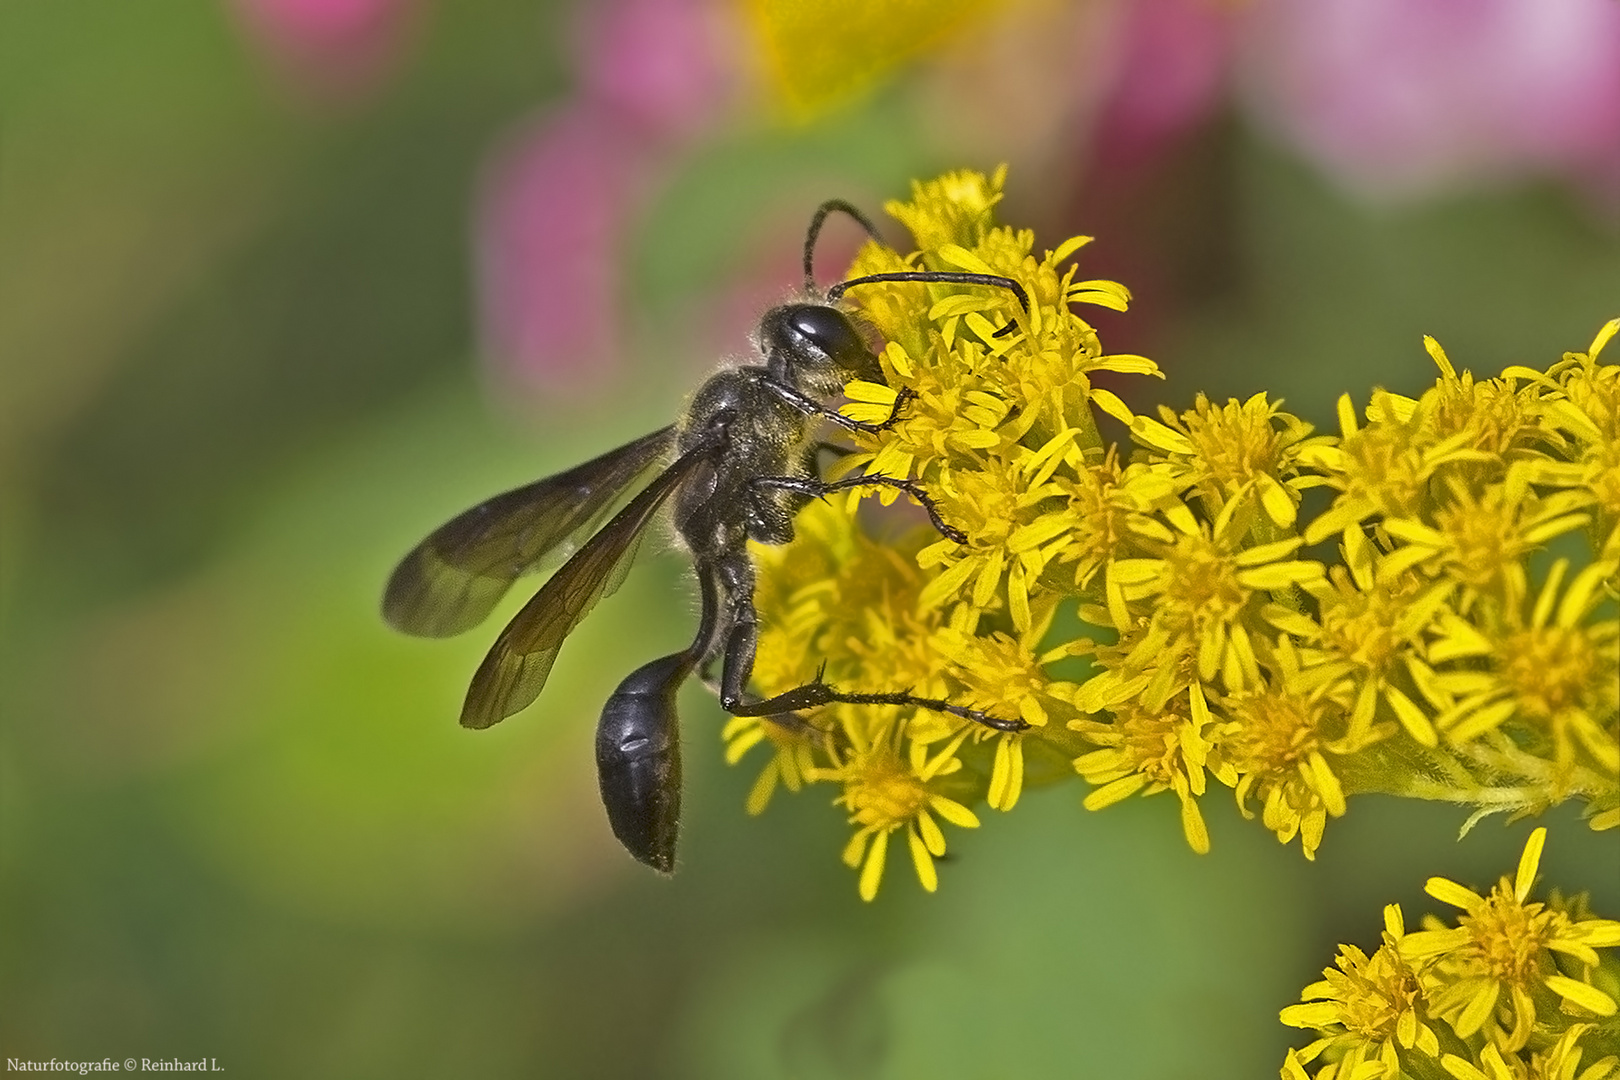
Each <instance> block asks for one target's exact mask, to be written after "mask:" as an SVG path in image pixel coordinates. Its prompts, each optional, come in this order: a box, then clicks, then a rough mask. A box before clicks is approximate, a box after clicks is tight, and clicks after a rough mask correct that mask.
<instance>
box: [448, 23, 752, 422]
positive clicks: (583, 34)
mask: <svg viewBox="0 0 1620 1080" xmlns="http://www.w3.org/2000/svg"><path fill="white" fill-rule="evenodd" d="M729 10H730V9H729V7H728V6H725V5H724V4H723V2H722V0H609V2H604V3H599V4H596V5H594V6H590V7H587V8H585V9H583V11H582V15H581V19H582V22H581V26H580V40H581V47H580V48H579V49H578V50H577V52H576V55H577V56H578V57H579V58H580V60H581V63H582V65H583V66H582V70H581V71H580V73H579V90H578V91H577V92H576V94H575V95H574V97H573V98H572V99H571V100H569V101H566V102H564V103H562V104H561V105H559V106H557V107H556V108H555V109H554V110H552V111H551V112H550V113H549V114H547V115H546V116H545V117H543V118H542V119H541V120H539V121H536V122H531V123H530V124H529V125H528V126H527V127H526V128H524V129H522V130H520V131H519V132H518V133H517V134H516V135H515V136H514V137H512V138H511V139H509V140H508V141H507V143H506V145H504V146H503V147H501V148H500V149H498V150H497V151H496V153H495V154H494V155H493V156H492V159H491V162H490V164H489V166H488V167H487V170H486V180H485V183H484V185H483V188H482V191H481V192H480V194H479V205H478V210H477V224H476V232H477V235H476V239H475V245H476V249H477V250H476V260H477V270H478V282H477V285H478V290H479V315H480V323H481V338H482V344H483V349H484V354H485V356H486V358H487V359H488V360H489V361H490V363H491V364H492V365H493V367H494V370H495V373H496V375H497V377H498V378H500V379H502V380H503V381H505V382H506V384H507V385H508V386H509V387H512V388H515V389H518V390H526V391H542V392H550V391H559V392H567V391H570V390H576V391H577V390H580V389H583V388H587V387H592V386H600V385H601V384H602V382H603V381H604V379H605V377H606V376H607V375H608V374H610V373H611V372H612V371H613V370H614V368H615V366H616V363H617V361H618V359H619V354H620V351H621V350H620V347H621V344H622V331H621V327H622V324H623V322H624V318H625V311H626V307H625V304H624V298H623V296H622V295H621V294H622V291H623V283H622V265H623V256H624V246H625V238H626V235H627V233H628V230H629V228H630V225H631V223H632V222H633V221H634V219H635V217H636V215H637V213H638V212H639V210H640V208H641V207H642V206H643V205H644V204H645V202H646V200H647V199H648V197H649V196H650V194H651V193H652V192H653V191H654V190H655V189H656V187H657V184H658V181H659V176H660V174H661V173H662V172H663V171H664V170H665V169H666V168H667V167H668V165H669V163H670V161H671V159H672V157H673V156H674V155H675V154H676V153H678V152H679V151H680V150H681V148H682V147H683V146H684V145H686V144H688V143H690V142H691V141H692V140H694V139H696V138H698V137H700V136H701V134H702V132H703V131H704V130H705V129H706V128H707V127H708V125H709V124H710V123H712V122H713V120H714V119H715V117H716V116H717V115H718V114H720V113H721V112H722V111H723V109H724V108H725V107H726V106H727V105H728V104H729V103H730V102H731V100H733V97H734V93H733V91H734V84H735V78H734V76H735V74H736V67H735V64H733V62H732V60H731V53H729V52H728V51H727V49H726V48H725V47H724V41H725V27H726V25H727V24H726V21H725V15H726V13H727V12H729Z"/></svg>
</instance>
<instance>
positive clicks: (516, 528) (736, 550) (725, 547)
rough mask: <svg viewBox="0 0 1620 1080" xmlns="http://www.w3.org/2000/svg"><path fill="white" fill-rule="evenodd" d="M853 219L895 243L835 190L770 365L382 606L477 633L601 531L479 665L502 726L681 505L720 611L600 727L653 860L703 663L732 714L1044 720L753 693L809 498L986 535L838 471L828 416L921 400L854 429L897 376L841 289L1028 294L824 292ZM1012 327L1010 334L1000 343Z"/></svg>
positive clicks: (1016, 291)
mask: <svg viewBox="0 0 1620 1080" xmlns="http://www.w3.org/2000/svg"><path fill="white" fill-rule="evenodd" d="M835 212H836V213H843V214H846V215H848V216H849V217H851V218H853V219H854V220H855V221H856V222H857V223H858V224H860V226H861V227H862V228H864V229H865V230H866V232H867V233H868V235H870V236H871V237H873V239H880V238H879V236H878V232H877V228H876V227H875V226H874V225H873V224H872V223H871V221H869V220H868V219H867V218H866V217H865V216H864V215H863V214H861V212H860V211H859V210H857V209H856V208H855V207H853V206H851V205H850V204H849V203H846V202H844V201H842V200H839V199H833V200H829V201H828V202H825V203H823V204H822V205H821V206H820V207H818V208H817V210H816V212H815V215H814V216H813V217H812V218H811V221H810V228H809V230H808V232H807V234H806V236H805V245H804V272H805V292H806V295H807V299H805V300H803V301H799V302H796V303H789V304H781V305H779V306H777V307H773V308H771V309H770V310H769V311H767V312H766V313H765V315H764V316H763V317H762V318H761V319H760V325H759V333H758V341H759V347H760V352H761V354H762V355H761V357H760V361H761V362H758V363H753V364H743V365H738V366H735V367H731V368H728V369H726V370H723V371H721V372H719V373H718V374H716V375H714V376H712V377H710V378H709V380H708V381H707V382H705V383H704V384H703V385H702V386H701V387H699V388H698V391H697V393H696V394H695V395H693V398H692V401H691V404H690V405H689V406H688V407H687V411H686V414H685V416H684V417H682V419H681V421H680V422H679V423H678V424H676V425H672V426H670V427H667V428H663V429H661V430H659V431H655V432H653V433H651V434H649V435H645V436H643V437H642V438H640V439H637V440H635V441H634V442H631V443H627V444H625V445H624V446H621V447H619V448H618V449H616V450H610V451H608V452H607V453H605V454H603V455H602V456H600V457H597V458H594V459H592V460H591V461H588V462H586V463H585V464H583V465H579V466H576V467H575V468H572V469H569V470H567V471H566V472H561V473H558V474H557V475H555V476H551V477H548V478H546V479H543V480H538V481H536V482H534V483H532V484H528V485H526V486H524V487H520V488H516V489H514V490H512V491H508V492H505V493H504V494H501V495H497V496H495V497H494V498H492V499H489V500H488V501H486V502H483V503H480V504H479V505H477V506H475V507H473V508H472V509H470V510H468V511H466V512H464V513H462V514H459V515H457V516H456V517H454V518H452V519H450V521H448V522H446V523H445V524H444V525H442V526H440V527H439V528H438V529H436V530H434V531H433V532H432V533H430V534H429V535H428V537H427V539H425V540H423V541H422V543H420V544H419V545H417V546H416V547H415V548H414V549H412V551H411V552H410V553H409V554H408V555H406V556H405V558H404V559H403V560H402V561H401V562H400V564H399V566H398V567H396V568H395V570H394V573H393V576H392V577H391V578H389V581H388V586H387V589H386V590H385V592H384V595H383V615H384V617H385V618H386V619H387V620H388V622H389V623H390V624H392V625H393V626H394V627H396V628H397V629H399V630H402V631H404V632H405V633H408V634H415V635H418V636H422V637H448V636H451V635H454V634H459V633H461V632H462V631H464V630H468V629H471V628H472V627H474V626H476V625H477V624H478V623H480V622H482V621H483V620H484V619H485V618H486V617H487V616H488V615H489V613H490V612H491V611H492V610H494V607H495V605H496V604H497V603H498V602H499V601H500V599H501V597H502V596H504V595H505V594H506V592H507V590H508V589H510V588H511V586H512V585H513V584H514V583H515V582H516V581H517V579H518V578H520V577H522V576H524V575H526V574H529V573H534V572H537V571H539V570H541V569H543V568H544V567H545V566H546V565H547V562H548V559H550V558H551V557H552V556H554V555H555V553H557V552H560V551H566V550H569V549H571V548H572V546H573V545H574V544H575V543H577V542H579V541H580V540H583V543H582V544H580V546H579V548H578V550H577V551H574V552H573V554H572V556H571V557H570V558H568V560H567V561H566V562H564V563H563V564H562V566H561V567H560V568H559V569H558V570H557V571H556V573H554V574H553V575H552V576H551V577H550V578H549V579H547V581H546V582H545V584H544V585H542V586H541V587H540V589H539V591H537V592H536V593H535V594H534V596H533V597H531V598H530V600H529V602H528V603H526V604H524V605H523V607H522V609H521V610H519V611H518V613H517V615H516V616H514V617H513V618H512V621H511V622H509V623H508V624H507V625H506V628H505V629H503V630H502V631H501V633H500V635H499V636H498V637H497V638H496V639H495V644H494V645H493V646H492V647H491V648H490V650H489V653H488V654H487V655H486V656H485V657H484V660H483V663H481V664H480V665H479V666H478V670H477V671H476V672H475V673H474V674H473V678H472V683H471V685H470V686H469V687H468V689H467V698H466V702H465V704H464V705H463V707H462V712H461V723H462V724H463V725H464V726H466V727H470V728H486V727H489V726H491V725H492V724H496V723H499V722H500V721H501V720H503V719H505V718H506V717H508V716H511V715H512V714H514V713H516V712H518V711H520V710H522V709H524V708H525V707H527V706H528V705H529V704H531V703H532V702H533V701H534V700H535V698H537V697H538V696H539V695H540V691H541V690H542V689H543V688H544V687H545V683H546V678H547V676H549V675H550V673H551V667H552V664H553V663H554V662H555V661H556V658H557V653H558V651H559V650H560V649H561V648H562V645H563V642H564V641H565V640H566V639H567V637H568V635H569V634H570V633H572V632H573V630H574V628H575V627H577V626H578V625H579V624H580V622H581V621H583V620H584V618H585V616H586V615H588V614H589V613H590V611H591V609H592V608H594V607H595V606H596V604H597V603H598V602H599V601H600V600H601V599H602V598H603V597H604V596H607V595H608V594H610V593H612V592H613V591H614V590H615V589H617V588H618V586H619V583H620V582H621V581H623V579H624V576H625V574H627V573H628V572H629V569H630V564H631V563H632V562H633V561H634V559H635V554H636V548H637V547H638V545H639V542H640V540H641V537H642V535H643V533H644V532H645V531H646V529H647V526H648V525H649V524H650V523H651V522H652V520H653V518H654V517H655V516H656V515H657V514H658V512H659V511H660V510H661V509H662V508H663V506H664V505H665V504H666V503H669V502H673V504H674V515H673V516H674V525H675V531H676V532H677V533H678V534H679V535H680V537H681V540H682V541H683V543H684V545H685V547H686V549H687V551H688V552H689V553H690V554H691V556H692V564H693V570H694V571H695V572H696V574H697V579H698V585H699V593H700V596H701V600H702V614H701V616H700V618H699V623H698V630H697V634H696V636H695V637H694V638H693V639H692V642H691V644H689V645H688V646H687V647H686V648H684V649H682V650H681V651H679V652H676V653H671V654H670V655H668V656H664V657H660V658H659V659H657V660H653V661H651V662H650V663H647V664H643V665H642V666H641V667H639V668H637V669H636V670H635V671H634V672H632V673H631V674H630V675H629V677H627V678H626V679H625V680H624V681H623V682H622V683H620V684H619V687H618V689H616V690H615V691H614V692H613V695H612V696H611V697H609V698H608V701H607V704H606V705H605V706H604V707H603V709H602V716H601V720H600V722H599V723H598V725H597V733H596V765H597V775H598V779H599V780H600V783H601V790H602V802H603V805H604V806H605V807H606V808H607V814H608V822H609V824H610V825H611V826H612V828H613V833H614V835H615V836H617V837H618V838H619V841H620V842H621V843H622V844H624V846H625V848H626V849H627V850H628V851H629V852H630V853H631V854H632V855H634V856H635V857H636V858H637V859H639V860H641V861H642V862H644V863H646V864H647V865H649V866H651V867H653V868H654V869H656V870H659V871H662V872H664V873H669V872H671V871H672V870H673V869H674V866H675V843H676V834H677V830H678V826H679V822H680V802H681V758H680V733H679V724H678V718H677V716H676V710H675V696H676V692H677V691H678V690H679V689H680V686H681V684H682V683H684V682H685V681H686V680H687V678H688V677H690V676H691V675H692V673H693V672H694V671H697V672H700V673H701V674H702V675H703V677H704V679H705V681H709V682H711V684H712V685H714V687H715V689H716V690H717V692H718V694H719V697H720V704H721V706H722V707H723V708H725V709H726V711H728V712H730V713H731V714H732V715H734V716H759V717H768V718H780V719H781V721H782V722H783V723H784V724H786V725H788V726H792V727H796V728H797V727H803V726H808V725H809V722H808V721H807V720H806V719H805V718H804V717H803V716H802V715H801V713H802V712H804V711H807V710H813V709H818V708H821V707H823V706H825V705H832V704H848V705H901V706H912V707H914V708H922V709H929V710H932V711H934V712H939V713H944V714H946V715H949V716H954V717H957V718H959V719H962V720H966V721H970V722H972V723H976V724H982V725H984V726H985V727H989V728H993V729H994V730H997V731H1021V730H1023V729H1024V728H1026V727H1028V725H1027V724H1026V723H1024V722H1023V721H1022V720H1004V719H1001V718H998V717H995V716H991V715H989V714H988V713H985V712H982V711H980V710H978V709H970V708H967V707H965V706H961V705H956V704H953V703H951V702H949V701H945V700H942V699H938V698H927V697H920V696H918V695H915V694H912V693H911V692H910V691H893V692H886V693H859V692H853V691H844V690H839V689H838V688H836V687H834V686H831V685H829V684H827V683H826V682H825V681H824V679H823V674H824V672H823V671H818V672H817V673H816V676H815V678H814V679H813V680H811V681H810V682H807V683H805V684H804V685H802V686H798V687H794V688H793V689H790V690H787V691H784V692H783V693H780V694H776V695H774V696H772V697H768V698H763V699H761V698H758V697H755V696H753V695H751V694H750V693H749V692H748V683H749V680H750V678H751V676H752V674H753V670H754V659H755V653H756V650H757V648H758V642H759V617H758V613H757V612H756V610H755V607H754V565H753V561H752V560H751V559H750V558H749V555H748V541H750V540H754V541H758V542H760V543H767V544H786V543H788V542H789V541H791V540H792V539H793V518H794V515H795V514H796V513H797V512H798V510H799V509H800V508H801V507H802V506H804V504H805V503H806V502H808V501H809V500H811V499H816V498H824V497H826V496H828V495H831V494H834V493H836V492H842V491H852V490H856V489H859V488H863V487H864V488H888V489H890V490H893V491H898V492H901V493H903V494H905V495H906V496H908V497H909V498H911V499H913V500H914V501H916V502H917V503H918V504H919V505H920V506H921V507H922V508H923V510H924V511H925V512H926V513H927V514H928V518H929V521H930V522H932V523H933V526H934V528H935V529H937V530H938V531H939V532H940V533H941V534H942V535H943V536H945V537H947V538H949V539H951V540H953V541H955V542H957V543H965V542H966V540H967V536H966V535H965V534H964V533H963V532H962V531H961V530H960V529H958V528H956V527H955V526H953V525H951V524H950V523H949V522H947V521H945V520H943V519H942V518H941V516H940V513H939V509H938V507H937V506H936V505H935V503H934V500H933V499H932V498H931V497H930V496H929V494H928V492H927V491H926V490H925V489H924V488H923V486H922V485H921V484H919V483H918V482H917V481H915V480H913V479H909V478H904V477H892V476H883V475H866V474H862V475H857V476H851V477H845V478H843V479H840V480H825V479H823V478H822V477H821V475H820V472H819V470H818V468H817V463H816V457H817V452H818V450H819V449H820V448H822V447H823V446H825V445H826V444H824V443H821V442H817V441H815V440H813V439H812V427H813V424H814V422H816V421H825V422H828V423H831V424H834V425H837V426H838V427H841V428H842V429H844V430H845V431H849V432H880V431H885V430H888V429H889V428H891V427H893V426H894V424H895V423H897V422H898V421H899V420H900V419H901V417H902V415H903V413H904V411H905V409H906V408H907V406H908V405H909V404H910V403H911V402H912V401H913V400H914V399H915V397H916V394H915V392H914V391H912V390H910V389H909V388H902V389H901V390H900V391H898V392H897V393H896V395H895V401H894V405H893V407H892V408H891V410H890V413H889V416H888V417H887V418H886V419H885V420H883V421H882V422H880V423H875V424H874V423H866V422H862V421H857V420H851V419H850V418H849V417H846V416H844V415H843V414H842V413H840V412H839V411H838V410H837V409H836V408H834V407H833V406H832V405H830V404H829V402H831V401H832V400H833V399H835V398H836V397H837V395H838V394H839V393H840V392H841V391H842V389H843V387H844V385H845V384H846V383H848V382H850V381H851V380H854V379H862V380H865V381H867V382H874V383H882V382H884V378H883V369H882V367H881V366H880V365H879V363H878V359H877V357H876V356H875V355H873V353H872V351H871V350H870V349H869V348H868V347H867V345H866V343H865V341H864V340H863V338H862V336H861V334H860V333H859V331H858V330H857V329H856V328H855V325H854V324H853V323H852V322H851V320H850V318H849V316H848V315H846V314H845V313H844V312H843V311H842V310H841V309H840V308H839V307H838V303H839V301H840V300H841V298H842V297H843V296H844V294H845V293H846V292H847V291H848V290H849V289H850V288H853V287H856V286H859V285H865V284H871V283H877V282H890V281H921V282H939V283H948V284H961V285H987V286H992V287H995V288H1002V289H1007V290H1009V291H1010V292H1012V293H1013V295H1014V296H1016V297H1017V299H1018V302H1019V304H1020V305H1021V306H1022V307H1023V309H1024V310H1025V311H1026V312H1027V311H1028V310H1029V298H1028V296H1027V294H1026V293H1025V292H1024V289H1023V287H1022V286H1021V285H1019V284H1018V283H1017V282H1016V281H1013V280H1012V279H1010V278H1005V277H999V276H996V275H992V274H971V273H958V272H954V271H928V270H916V271H895V272H891V273H881V274H868V275H866V276H864V277H857V278H851V279H849V280H847V281H842V282H839V283H838V284H836V285H833V286H832V287H831V288H829V289H827V290H826V292H825V293H818V292H817V290H816V287H815V280H814V274H813V257H814V253H815V243H816V238H817V236H818V235H819V234H820V232H821V227H822V225H823V223H824V222H825V220H826V218H827V216H828V215H829V214H831V213H835ZM1013 328H1014V324H1012V323H1009V324H1008V325H1007V326H1005V327H1003V328H1002V329H1001V330H1000V331H998V332H997V333H998V335H1000V334H1005V333H1008V332H1010V331H1011V330H1012V329H1013ZM666 463H667V464H666ZM660 465H663V466H664V467H663V468H662V470H661V471H658V472H656V473H655V472H654V470H655V469H656V468H657V467H658V466H660ZM649 474H652V475H651V478H650V479H649V480H648V481H647V482H646V485H645V486H644V487H642V488H641V489H640V490H639V491H638V492H637V493H636V495H635V496H634V497H633V498H631V499H630V500H629V501H628V502H627V503H625V504H624V505H623V507H622V508H621V509H619V510H618V511H617V512H616V513H613V509H614V507H615V506H616V505H618V504H619V503H620V502H621V499H622V496H623V495H624V494H625V493H626V492H628V491H630V490H632V489H633V488H634V487H635V485H636V484H637V482H638V481H639V480H640V479H641V478H643V477H646V476H648V475H649ZM609 514H611V515H612V516H611V517H609ZM716 663H718V664H719V666H720V675H719V679H718V680H717V681H716V680H714V679H713V676H712V672H713V667H714V665H715V664H716Z"/></svg>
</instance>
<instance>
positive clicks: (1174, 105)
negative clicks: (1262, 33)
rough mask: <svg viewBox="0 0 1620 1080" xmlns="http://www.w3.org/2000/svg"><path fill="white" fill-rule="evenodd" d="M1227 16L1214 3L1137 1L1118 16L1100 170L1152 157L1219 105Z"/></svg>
mask: <svg viewBox="0 0 1620 1080" xmlns="http://www.w3.org/2000/svg"><path fill="white" fill-rule="evenodd" d="M1231 30H1232V19H1231V15H1230V9H1229V8H1228V7H1226V6H1225V5H1221V4H1217V3H1216V2H1214V0H1135V2H1133V3H1129V4H1127V5H1126V8H1125V10H1124V12H1123V13H1122V15H1121V22H1120V26H1119V29H1118V41H1117V44H1116V45H1115V47H1114V50H1113V52H1114V55H1115V57H1116V58H1117V59H1116V63H1117V70H1116V75H1115V78H1114V81H1113V85H1112V86H1111V87H1110V88H1109V89H1108V91H1107V94H1106V97H1105V99H1104V102H1103V107H1102V111H1101V113H1100V115H1099V116H1098V126H1097V133H1096V139H1097V141H1098V156H1099V158H1100V160H1101V161H1102V162H1103V164H1104V166H1105V167H1110V166H1120V165H1124V166H1130V165H1134V164H1136V163H1138V162H1142V161H1146V160H1148V159H1151V158H1153V157H1155V156H1156V155H1157V154H1158V153H1159V152H1160V151H1161V150H1164V149H1166V148H1168V147H1169V146H1170V145H1171V144H1173V143H1174V142H1175V141H1176V140H1177V139H1179V138H1180V137H1181V136H1183V135H1185V134H1186V133H1187V132H1188V131H1189V130H1190V129H1192V128H1194V127H1196V126H1197V125H1198V124H1200V123H1202V122H1203V121H1205V120H1207V119H1208V118H1209V117H1210V115H1211V114H1213V113H1214V112H1215V110H1216V109H1217V108H1218V107H1219V105H1220V104H1221V102H1222V101H1223V100H1224V97H1223V94H1224V90H1225V83H1226V70H1227V65H1228V59H1229V54H1230V51H1231V45H1232V33H1231Z"/></svg>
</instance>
